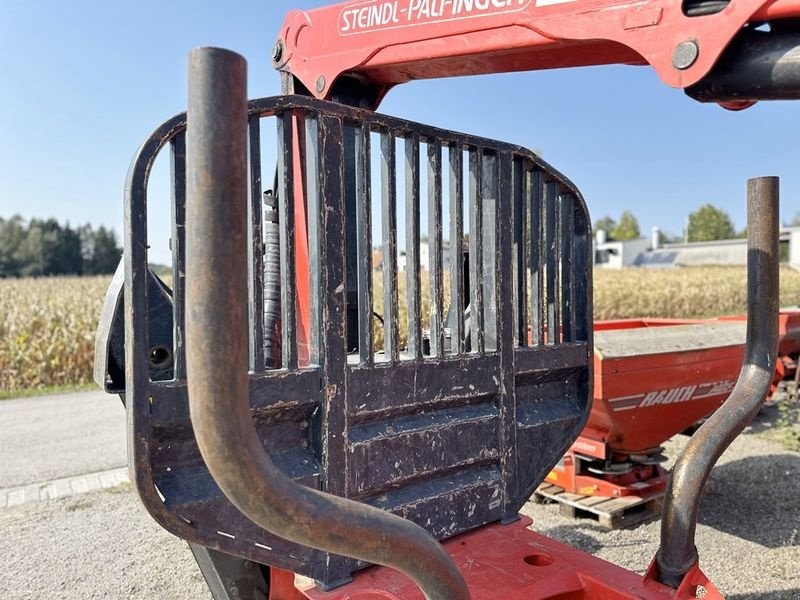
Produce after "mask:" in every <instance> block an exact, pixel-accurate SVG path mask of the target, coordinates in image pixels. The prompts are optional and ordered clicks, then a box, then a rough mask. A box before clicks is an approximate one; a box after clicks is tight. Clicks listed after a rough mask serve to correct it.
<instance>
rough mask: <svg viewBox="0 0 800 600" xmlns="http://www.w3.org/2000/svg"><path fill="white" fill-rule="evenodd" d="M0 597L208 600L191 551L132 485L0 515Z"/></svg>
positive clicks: (30, 599)
mask: <svg viewBox="0 0 800 600" xmlns="http://www.w3.org/2000/svg"><path fill="white" fill-rule="evenodd" d="M0 531H2V532H3V536H2V537H0V557H2V561H3V569H2V576H0V598H2V599H3V600H40V599H43V598H58V599H59V600H72V599H75V600H78V599H89V598H110V599H114V600H116V599H119V600H122V599H125V600H134V599H148V600H149V599H154V600H155V599H160V600H172V599H174V600H178V599H184V598H185V599H187V600H188V599H191V600H211V594H210V593H209V591H208V588H207V587H206V585H205V581H204V580H203V577H202V575H201V574H200V570H199V569H198V568H197V565H196V564H195V562H194V558H193V557H192V553H191V552H190V550H189V547H188V545H187V544H186V543H184V542H183V541H182V540H179V539H178V538H176V537H173V536H172V535H170V534H169V533H167V532H166V531H164V530H163V529H161V527H160V526H159V525H157V524H156V522H155V521H153V519H152V518H151V517H150V515H148V514H147V512H146V511H145V509H144V507H143V506H142V504H141V503H140V502H139V499H138V497H136V495H135V494H134V493H133V492H132V491H131V488H130V485H129V484H127V485H124V486H121V487H119V488H116V489H112V490H111V491H103V492H95V493H90V494H82V495H79V496H72V497H69V498H63V499H60V500H51V501H47V502H39V503H35V504H26V505H22V506H18V507H14V508H7V509H4V510H0Z"/></svg>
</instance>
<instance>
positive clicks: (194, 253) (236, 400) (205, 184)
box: [186, 48, 470, 600]
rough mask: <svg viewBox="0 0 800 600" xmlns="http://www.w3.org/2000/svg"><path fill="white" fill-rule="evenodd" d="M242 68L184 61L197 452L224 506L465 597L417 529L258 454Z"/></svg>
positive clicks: (446, 598)
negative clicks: (315, 486) (251, 383)
mask: <svg viewBox="0 0 800 600" xmlns="http://www.w3.org/2000/svg"><path fill="white" fill-rule="evenodd" d="M245 90H246V63H245V60H244V59H243V58H242V57H241V56H239V55H237V54H234V53H233V52H229V51H227V50H221V49H217V48H200V49H196V50H194V51H193V52H192V53H191V55H190V58H189V110H188V129H187V203H186V212H187V217H186V227H187V235H186V239H187V252H186V254H187V260H186V265H187V269H186V307H187V314H186V339H187V343H186V362H187V380H188V386H189V404H190V411H191V420H192V425H193V427H194V433H195V437H196V438H197V442H198V445H199V447H200V452H201V454H202V455H203V459H204V460H205V462H206V465H207V466H208V469H209V471H210V472H211V474H212V476H213V477H214V480H215V481H216V482H217V484H218V485H219V487H220V488H221V489H222V491H223V492H224V493H225V495H226V496H227V497H228V499H229V500H230V501H231V502H232V503H233V504H234V505H235V506H236V507H237V508H238V509H239V510H240V511H242V513H244V514H245V515H246V516H247V517H249V518H250V519H252V520H253V522H255V523H256V524H258V525H259V526H261V527H263V528H264V529H267V530H268V531H271V532H272V533H274V534H276V535H279V536H281V537H283V538H286V539H288V540H291V541H293V542H296V543H299V544H304V545H307V546H311V547H314V548H319V549H321V550H324V551H326V552H333V553H336V554H343V555H346V556H351V557H353V558H357V559H359V560H364V561H369V562H373V563H379V564H382V565H386V566H389V567H393V568H395V569H398V570H400V571H402V572H404V573H405V574H407V575H408V576H409V577H411V578H412V579H413V580H414V581H415V582H416V583H417V585H419V586H420V588H422V590H423V592H424V593H425V596H426V598H428V599H429V600H466V599H468V598H469V597H470V596H469V591H468V590H467V586H466V583H465V582H464V579H463V578H462V576H461V573H460V572H459V570H458V568H457V567H456V565H455V563H454V562H453V560H452V559H451V558H450V556H449V555H448V554H447V553H446V552H445V550H444V548H443V547H442V546H441V545H440V544H439V543H438V542H437V541H436V540H435V539H434V538H433V537H431V536H430V535H429V534H428V533H427V532H426V531H425V530H424V529H422V528H421V527H419V526H417V525H415V524H414V523H412V522H410V521H407V520H405V519H403V518H401V517H398V516H395V515H392V514H390V513H387V512H384V511H382V510H379V509H377V508H374V507H371V506H368V505H365V504H361V503H358V502H354V501H352V500H347V499H344V498H339V497H336V496H333V495H330V494H325V493H322V492H319V491H316V490H312V489H310V488H307V487H304V486H301V485H298V484H296V483H294V482H293V481H292V480H291V479H289V478H288V477H286V476H285V475H283V473H281V471H280V470H278V469H277V468H276V467H275V465H274V464H273V463H272V461H271V460H270V457H269V455H268V454H267V453H266V452H265V451H264V448H263V446H262V445H261V441H260V440H259V438H258V435H257V434H256V430H255V427H254V425H253V419H252V416H251V414H250V410H249V394H248V375H247V371H248V315H247V270H246V269H244V268H243V267H242V265H243V259H244V257H245V256H246V254H247V253H246V249H247V188H246V178H247V160H246V158H247V157H246V152H247V138H246V131H247V103H246V91H245Z"/></svg>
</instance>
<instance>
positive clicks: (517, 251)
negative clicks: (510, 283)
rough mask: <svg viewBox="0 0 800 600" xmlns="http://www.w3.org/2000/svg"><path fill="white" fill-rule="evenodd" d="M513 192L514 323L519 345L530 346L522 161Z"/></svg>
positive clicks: (517, 166)
mask: <svg viewBox="0 0 800 600" xmlns="http://www.w3.org/2000/svg"><path fill="white" fill-rule="evenodd" d="M512 177H513V190H512V192H511V194H512V195H511V198H512V201H513V204H514V208H513V215H514V217H513V219H514V249H513V252H514V263H513V265H514V323H515V325H516V327H515V329H516V331H515V335H516V338H517V345H519V346H521V347H523V348H524V347H525V346H527V345H528V269H527V260H526V256H527V252H526V248H525V245H526V237H527V236H526V235H525V233H526V230H527V221H528V211H527V204H528V203H527V202H526V198H527V194H526V192H527V189H526V188H527V176H526V172H525V166H524V164H523V162H522V160H521V159H519V158H515V159H514V163H513V175H512Z"/></svg>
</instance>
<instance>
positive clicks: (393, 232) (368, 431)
mask: <svg viewBox="0 0 800 600" xmlns="http://www.w3.org/2000/svg"><path fill="white" fill-rule="evenodd" d="M269 122H272V123H274V124H276V127H277V142H278V151H277V163H278V167H277V180H276V184H277V185H276V187H277V190H275V191H276V194H277V198H278V203H277V209H278V210H277V213H278V219H277V221H278V223H279V228H280V232H279V240H280V243H279V248H280V257H279V264H280V274H279V275H280V276H279V281H277V282H274V281H269V280H267V281H265V269H264V264H265V260H264V246H265V243H264V226H265V222H264V220H263V208H264V207H263V205H262V190H263V185H262V181H261V156H260V151H261V135H262V133H263V129H262V128H263V127H264V125H265V123H269ZM184 131H185V115H179V116H177V117H175V118H173V119H172V120H170V121H168V122H167V123H165V124H164V125H163V126H162V127H161V128H159V129H158V130H157V131H156V132H155V133H154V134H153V135H152V136H151V138H149V140H148V141H147V142H145V144H144V145H143V146H142V148H141V149H140V151H139V153H138V155H137V157H136V159H135V160H134V163H133V165H132V167H131V171H130V173H129V178H128V184H127V193H126V219H127V221H126V224H127V227H126V251H125V266H126V298H125V301H126V306H128V307H133V310H128V311H126V357H127V358H126V360H127V380H126V384H127V397H128V399H129V401H128V410H129V411H131V413H132V414H131V416H132V418H131V419H130V420H129V422H130V423H131V437H130V439H131V443H132V452H131V453H130V456H131V457H132V467H133V469H134V471H135V481H136V485H137V489H138V490H139V493H140V495H141V497H142V499H143V501H144V503H145V504H146V506H147V507H148V509H149V510H150V512H151V513H152V514H153V515H154V516H155V518H156V519H157V520H158V521H159V522H160V523H161V524H162V525H163V526H164V527H166V528H167V529H169V530H170V531H173V532H174V533H176V534H177V535H180V536H181V537H184V538H186V539H189V540H192V541H195V542H199V543H201V544H204V545H207V546H210V547H212V548H217V549H221V550H223V551H225V552H229V553H231V554H236V555H239V556H242V557H245V558H249V559H252V560H255V561H258V562H262V563H267V564H272V565H275V566H278V567H281V568H286V569H291V570H294V571H296V572H299V573H302V574H305V575H309V576H312V577H315V578H317V579H319V580H321V581H325V582H328V583H330V582H334V581H337V580H341V579H342V578H345V577H347V576H348V574H349V573H350V572H352V570H354V569H355V568H358V567H359V565H358V564H357V563H355V562H354V561H351V560H349V559H344V558H341V557H332V558H331V559H330V560H329V557H326V555H325V554H324V553H321V552H318V551H314V550H310V549H308V548H304V547H300V546H297V545H294V544H290V543H288V542H286V541H283V540H281V539H279V538H276V537H275V536H272V535H271V534H269V533H267V532H265V531H263V530H260V529H259V528H257V527H256V526H255V525H254V524H252V523H251V522H250V521H249V520H247V519H246V518H244V517H243V516H242V515H241V514H240V513H238V511H237V510H236V509H235V508H234V507H233V506H232V505H231V504H230V503H229V502H228V501H227V500H226V499H225V498H224V497H223V496H222V494H221V492H220V491H219V489H218V488H217V487H216V485H215V484H214V482H213V480H212V479H211V477H210V475H209V474H208V472H207V470H206V469H205V467H204V465H203V462H202V459H201V457H200V455H199V452H198V451H197V447H196V443H195V441H194V437H193V434H192V430H191V424H190V421H189V416H188V402H187V397H186V382H185V359H184V350H183V340H184V334H183V330H184V312H185V310H186V306H185V304H184V275H183V274H184V272H185V270H184V260H185V252H184V214H185V210H184V209H185V138H184ZM249 131H250V179H251V194H250V196H251V198H250V217H251V219H250V240H251V243H250V251H249V253H248V256H247V257H242V268H247V269H248V272H249V273H250V288H249V299H248V301H249V306H250V322H251V335H250V363H251V371H252V372H251V375H250V401H251V408H252V412H253V416H254V419H255V422H256V427H257V429H258V431H259V434H260V435H261V438H262V440H263V443H264V445H265V447H266V448H267V449H268V450H269V451H270V452H271V453H272V456H273V459H274V461H275V463H276V464H277V465H278V466H279V467H280V468H282V469H283V470H285V472H286V473H287V474H289V475H290V476H292V477H294V478H296V479H297V480H299V481H301V482H303V483H304V484H306V485H310V486H314V487H317V488H320V489H323V490H326V491H328V492H331V493H334V494H338V495H343V496H348V497H352V498H356V499H359V500H362V501H364V502H368V503H371V504H374V505H376V506H379V507H382V508H385V509H387V510H390V511H393V512H396V513H398V514H401V515H404V516H406V517H408V518H410V519H412V520H414V521H416V522H417V523H419V524H420V525H422V526H424V527H426V528H427V529H428V530H429V531H431V532H432V533H433V534H434V535H436V536H437V537H439V538H444V537H449V536H452V535H455V534H457V533H460V532H462V531H465V530H468V529H471V528H474V527H478V526H480V525H483V524H485V523H488V522H492V521H496V520H506V521H507V520H512V519H514V518H515V517H516V513H517V511H518V510H519V508H520V507H521V506H522V504H524V502H525V501H526V499H527V498H528V496H529V495H530V493H531V492H532V490H533V489H534V487H535V486H536V485H537V484H538V483H539V482H540V481H541V480H542V479H543V477H544V476H545V475H546V473H547V472H548V470H549V469H550V468H552V466H553V465H554V464H555V463H556V462H557V461H558V459H559V458H560V457H561V455H562V454H563V452H564V451H565V450H566V449H567V448H568V447H569V445H570V444H571V442H572V440H573V439H574V438H575V437H576V436H577V434H578V433H579V431H580V429H581V427H582V425H583V423H584V421H585V418H586V416H587V414H588V407H589V397H590V382H591V280H590V277H591V271H590V265H591V263H590V262H589V256H590V255H589V252H590V247H591V245H590V242H589V239H590V235H589V224H588V214H587V212H586V209H585V205H584V203H583V201H582V198H581V196H580V194H579V192H578V191H577V189H576V188H575V187H574V186H573V185H572V184H571V183H570V182H569V181H568V180H567V179H566V178H564V177H563V176H562V175H561V174H560V173H558V172H557V171H555V170H554V169H552V168H551V167H550V166H549V165H547V164H546V163H545V162H544V161H542V160H541V159H539V158H538V157H537V156H536V155H534V154H533V153H531V152H530V151H528V150H525V149H524V148H521V147H518V146H513V145H509V144H503V143H500V142H495V141H491V140H487V139H483V138H477V137H472V136H467V135H463V134H458V133H455V132H452V131H445V130H441V129H436V128H433V127H427V126H423V125H419V124H417V123H411V122H408V121H404V120H401V119H396V118H391V117H386V116H383V115H379V114H375V113H371V112H367V111H362V110H358V109H352V108H348V107H343V106H340V105H336V104H331V103H325V102H319V101H314V100H310V99H307V98H301V97H288V96H287V97H280V98H268V99H261V100H255V101H253V102H251V104H250V129H249ZM167 145H169V146H170V149H171V164H172V180H173V181H172V221H173V223H172V244H171V248H172V256H173V285H172V293H173V300H174V302H173V307H172V308H173V314H172V317H173V323H174V326H173V340H174V348H173V372H174V379H173V380H170V381H153V380H152V377H151V372H150V370H149V366H148V354H149V350H150V335H151V334H150V331H151V329H150V322H149V319H150V315H149V314H148V311H147V310H144V309H143V308H140V307H147V306H149V305H148V284H147V282H148V279H149V276H148V275H147V271H146V269H147V251H146V248H147V182H148V177H149V172H150V168H151V165H152V163H153V161H154V160H155V158H156V155H157V154H158V152H159V151H160V150H161V149H162V148H163V147H165V146H167ZM398 155H399V156H398ZM373 205H375V208H376V209H377V210H373ZM425 205H427V210H424V207H425ZM298 207H301V208H298ZM302 207H304V209H303V208H302ZM465 210H466V215H465ZM378 217H379V218H380V221H381V224H380V227H375V228H373V224H372V221H373V219H374V218H378ZM401 220H403V221H404V227H399V226H398V224H399V222H400V221H401ZM423 220H424V221H425V222H423ZM301 221H305V224H303V223H302V222H301ZM269 224H270V225H272V224H273V222H272V221H269ZM403 229H404V231H403ZM466 229H468V231H465V230H466ZM304 234H305V235H304ZM467 235H468V242H467ZM424 237H426V238H427V242H426V243H423V238H424ZM403 246H404V250H405V291H404V293H403V290H402V287H403V286H402V285H401V283H402V280H403V279H402V276H401V273H400V268H399V261H400V258H401V254H402V251H401V247H403ZM376 247H377V248H379V249H380V251H381V254H382V261H381V268H380V270H375V269H374V268H373V267H374V264H373V255H374V252H375V248H376ZM424 248H427V251H428V260H427V261H423V260H422V256H421V254H422V250H423V249H424ZM464 250H467V253H466V254H465V253H464V252H463V251H464ZM306 255H307V257H308V261H307V262H308V269H307V272H306V270H305V269H302V268H301V269H298V268H297V265H298V264H300V265H301V266H302V265H303V263H304V262H305V260H304V257H305V256H306ZM465 256H468V260H465V259H464V258H465ZM298 257H300V258H301V260H299V261H298ZM446 257H447V260H446ZM268 258H269V259H270V260H272V261H274V259H275V256H274V255H273V256H270V257H268ZM446 263H448V264H447V265H446ZM273 264H274V262H273ZM426 267H427V269H426ZM269 273H270V270H269V269H267V275H269ZM376 282H379V283H380V285H381V287H382V294H378V296H379V297H380V299H381V303H382V308H381V313H380V314H378V315H376V310H375V307H376V302H375V300H374V296H375V295H376V293H375V291H376V290H375V287H374V286H375V285H376ZM425 284H428V285H425ZM278 286H279V288H280V296H279V297H280V324H279V325H280V327H279V332H280V337H279V340H280V364H281V368H278V369H272V368H268V363H269V360H267V358H265V357H266V356H267V355H269V354H270V352H269V349H270V344H271V343H272V341H274V340H272V337H274V335H273V334H274V333H275V332H276V330H275V328H274V326H273V325H274V324H271V323H266V324H265V289H266V290H267V291H268V292H269V293H273V294H274V293H275V291H276V290H277V288H278ZM305 289H307V290H309V293H308V300H307V302H308V303H307V304H304V300H302V299H301V297H303V296H305V293H304V292H303V290H305ZM423 300H424V301H425V304H426V305H427V307H428V308H427V309H426V310H423ZM448 304H449V307H448V306H447V305H448ZM446 308H449V310H448V311H446V310H445V309H446ZM401 309H402V310H404V311H405V312H406V313H407V319H401ZM268 318H269V317H268ZM404 320H405V321H406V322H405V323H404V322H403V321H404ZM381 323H382V324H381ZM380 333H382V337H383V343H382V344H379V343H378V342H377V337H380V336H376V334H380ZM271 336H272V337H271ZM401 339H404V340H405V342H404V343H401ZM220 360H221V361H224V360H225V357H224V356H221V357H220Z"/></svg>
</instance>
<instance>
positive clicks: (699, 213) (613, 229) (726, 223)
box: [594, 204, 800, 244]
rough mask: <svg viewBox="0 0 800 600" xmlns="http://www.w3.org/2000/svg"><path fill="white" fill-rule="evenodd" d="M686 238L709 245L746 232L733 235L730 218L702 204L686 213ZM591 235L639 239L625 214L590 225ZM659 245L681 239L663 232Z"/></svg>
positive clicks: (799, 218) (799, 222)
mask: <svg viewBox="0 0 800 600" xmlns="http://www.w3.org/2000/svg"><path fill="white" fill-rule="evenodd" d="M786 225H787V226H800V213H797V215H795V217H794V220H792V221H791V222H789V223H786ZM687 228H688V231H687V232H686V234H687V235H686V237H687V238H688V241H690V242H711V241H715V240H730V239H735V238H742V237H747V229H745V230H743V231H738V232H737V231H736V228H735V227H734V225H733V221H732V220H731V217H730V215H729V214H728V213H727V212H726V211H725V210H723V209H721V208H717V207H716V206H714V205H712V204H704V205H703V206H701V207H700V208H698V209H697V210H696V211H694V212H692V213H689V220H688V223H687ZM594 229H595V231H597V230H599V229H602V230H603V231H605V232H606V234H607V236H608V239H609V240H617V241H625V240H635V239H638V238H640V237H642V234H641V231H640V229H639V222H638V221H637V220H636V217H635V216H634V215H633V213H632V212H631V211H629V210H626V211H624V212H623V213H622V215H621V216H620V218H619V221H616V220H614V219H612V218H611V217H610V216H608V215H606V216H604V217H602V218H600V219H597V220H596V221H595V223H594ZM659 235H660V238H661V239H660V240H659V242H660V243H662V244H668V243H675V242H682V241H683V240H684V238H683V236H670V235H668V234H666V233H664V232H661V233H660V234H659Z"/></svg>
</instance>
